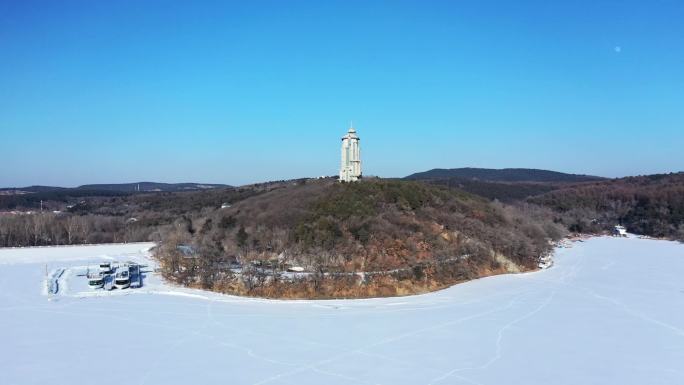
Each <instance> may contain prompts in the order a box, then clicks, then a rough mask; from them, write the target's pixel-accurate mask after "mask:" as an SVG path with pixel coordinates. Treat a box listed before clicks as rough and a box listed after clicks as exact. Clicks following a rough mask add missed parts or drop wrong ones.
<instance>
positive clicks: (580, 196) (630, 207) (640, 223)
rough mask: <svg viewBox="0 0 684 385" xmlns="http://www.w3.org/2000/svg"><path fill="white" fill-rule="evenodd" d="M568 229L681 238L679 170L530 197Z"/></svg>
mask: <svg viewBox="0 0 684 385" xmlns="http://www.w3.org/2000/svg"><path fill="white" fill-rule="evenodd" d="M528 203H534V204H538V205H542V206H546V207H547V208H550V209H553V210H554V211H556V212H558V213H559V214H560V215H559V219H561V221H562V223H564V224H565V225H566V226H567V227H568V228H569V229H570V230H571V231H576V232H596V231H601V230H605V229H608V228H610V227H612V226H614V225H615V224H618V223H620V224H623V225H624V226H626V227H627V230H628V231H629V232H632V233H636V234H644V235H650V236H655V237H667V238H671V239H679V240H684V172H679V173H672V174H658V175H646V176H635V177H627V178H620V179H612V180H609V181H601V182H595V183H583V184H577V185H570V186H566V187H562V188H559V189H556V190H554V191H551V192H548V193H545V194H542V195H538V196H535V197H531V198H529V199H528Z"/></svg>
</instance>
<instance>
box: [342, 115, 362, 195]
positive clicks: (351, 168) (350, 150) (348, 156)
mask: <svg viewBox="0 0 684 385" xmlns="http://www.w3.org/2000/svg"><path fill="white" fill-rule="evenodd" d="M359 140H360V139H359V136H358V135H356V130H355V129H354V127H353V126H351V127H349V131H347V135H345V136H343V137H342V164H341V166H340V182H355V181H357V180H359V179H360V178H361V146H360V144H359Z"/></svg>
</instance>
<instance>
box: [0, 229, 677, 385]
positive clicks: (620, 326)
mask: <svg viewBox="0 0 684 385" xmlns="http://www.w3.org/2000/svg"><path fill="white" fill-rule="evenodd" d="M149 246H150V245H144V244H143V245H141V244H137V245H112V246H93V247H91V248H90V249H85V248H83V249H80V248H74V247H71V248H69V247H58V248H39V249H7V250H0V341H1V342H2V343H1V344H0V346H1V347H2V348H1V349H0V384H79V383H86V382H88V383H98V384H121V383H127V384H186V383H188V382H191V383H197V384H227V383H231V384H545V385H546V384H573V385H575V384H620V385H623V384H639V385H641V384H681V383H684V369H682V362H684V279H683V278H682V277H684V245H680V244H677V243H673V242H665V241H653V240H643V239H637V238H628V239H618V238H594V239H591V240H589V241H587V242H583V243H575V244H574V247H572V248H569V249H559V250H558V251H557V255H556V257H555V263H554V266H553V267H552V268H550V269H547V270H543V271H540V272H536V273H528V274H518V275H506V276H497V277H491V278H486V279H481V280H477V281H473V282H469V283H465V284H461V285H457V286H454V287H452V288H450V289H447V290H443V291H440V292H436V293H431V294H427V295H421V296H413V297H403V298H384V299H369V300H350V301H343V300H336V301H269V300H257V299H247V298H237V297H229V296H221V295H216V294H211V293H203V292H199V291H193V290H188V289H181V288H175V287H171V286H169V285H166V284H164V283H162V282H161V281H159V280H158V279H157V278H156V277H155V276H154V274H152V273H150V277H149V286H147V289H146V291H145V290H142V289H141V290H140V291H135V290H130V291H128V292H125V291H121V292H120V293H119V294H125V293H130V294H135V295H105V296H98V297H84V296H79V295H78V293H79V291H65V292H64V294H63V295H60V294H58V295H55V296H51V299H52V300H50V301H48V296H46V295H44V294H43V293H42V288H43V285H44V279H45V264H46V263H47V264H48V270H49V271H54V270H56V269H59V268H65V269H66V271H67V272H68V271H69V270H70V269H71V270H73V271H76V269H77V267H78V266H83V265H87V264H90V263H96V262H99V261H100V260H103V259H110V260H135V261H146V260H147V257H146V251H145V250H146V249H147V248H149ZM65 274H66V273H64V274H62V276H64V275H65ZM72 279H76V278H72ZM155 280H156V281H155ZM66 282H69V281H68V280H67V281H66ZM144 288H145V287H144ZM160 294H173V295H160Z"/></svg>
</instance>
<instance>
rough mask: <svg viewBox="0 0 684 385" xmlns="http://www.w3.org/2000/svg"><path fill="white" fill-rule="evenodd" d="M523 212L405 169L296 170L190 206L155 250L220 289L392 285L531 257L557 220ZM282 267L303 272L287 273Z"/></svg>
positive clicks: (518, 263) (188, 279) (423, 282)
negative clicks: (264, 185) (305, 173)
mask: <svg viewBox="0 0 684 385" xmlns="http://www.w3.org/2000/svg"><path fill="white" fill-rule="evenodd" d="M527 214H530V213H527ZM527 214H525V213H523V212H521V211H519V210H517V209H515V208H513V207H510V206H508V207H505V206H503V205H500V204H495V203H491V202H489V201H487V200H485V199H483V198H481V197H478V196H475V195H472V194H469V193H466V192H463V191H457V190H454V189H448V188H445V187H441V186H434V185H428V184H423V183H419V182H413V181H399V180H381V179H375V180H364V181H362V182H358V183H350V184H346V183H338V182H335V181H333V180H329V179H324V180H301V181H299V182H296V183H291V184H288V185H284V186H282V187H280V188H277V189H273V190H271V191H267V192H263V193H260V194H257V195H253V196H250V197H248V198H246V199H243V200H240V201H237V202H236V203H234V204H233V205H232V206H231V207H230V208H227V209H223V210H220V211H214V212H211V213H209V214H208V215H200V216H197V217H193V218H188V219H187V220H185V221H184V222H183V223H182V224H181V225H180V226H175V227H174V228H172V229H170V231H168V232H166V233H165V234H164V238H163V241H162V243H163V247H161V248H160V249H159V250H158V251H157V256H158V257H159V258H160V260H161V262H162V272H163V273H164V275H165V276H166V277H167V278H169V279H171V280H173V281H175V282H178V283H181V284H185V285H190V286H197V287H201V288H205V289H212V290H217V291H221V292H226V293H233V294H243V295H254V296H267V297H294V298H313V297H316V298H332V297H368V296H378V295H380V296H386V295H402V294H410V293H417V292H424V291H430V290H435V289H437V288H442V287H445V286H448V285H451V284H453V283H456V282H460V281H464V280H469V279H473V278H477V277H481V276H485V275H491V274H497V273H502V272H510V271H523V270H529V269H534V268H536V267H537V265H538V264H539V262H540V258H541V257H543V256H544V255H546V254H547V253H549V252H550V251H551V244H550V241H552V240H556V239H559V238H560V237H561V236H562V235H563V234H564V232H563V229H562V228H561V227H560V226H557V225H555V224H554V223H553V222H552V221H551V220H550V219H546V218H545V217H544V214H543V213H541V212H537V213H536V214H535V215H527ZM533 218H534V219H533ZM179 244H187V245H191V250H193V252H192V253H191V254H192V257H190V258H188V255H186V254H187V252H185V253H184V252H183V250H179V249H178V248H177V246H176V245H179ZM185 250H187V249H185ZM235 266H240V268H239V269H240V270H239V274H236V272H235V270H234V268H235ZM292 267H298V268H300V269H301V270H303V271H304V272H305V273H303V274H300V275H295V277H293V276H292V275H291V274H290V275H288V274H287V273H285V270H287V269H288V268H292Z"/></svg>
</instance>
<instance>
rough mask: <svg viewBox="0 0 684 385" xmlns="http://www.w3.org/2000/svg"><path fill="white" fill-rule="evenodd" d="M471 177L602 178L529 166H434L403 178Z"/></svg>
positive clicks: (495, 179)
mask: <svg viewBox="0 0 684 385" xmlns="http://www.w3.org/2000/svg"><path fill="white" fill-rule="evenodd" d="M450 178H458V179H472V180H482V181H489V182H544V183H549V182H565V183H567V182H573V183H577V182H591V181H598V180H604V179H605V178H601V177H598V176H592V175H578V174H567V173H563V172H558V171H549V170H537V169H531V168H504V169H491V168H471V167H465V168H451V169H444V168H435V169H432V170H429V171H424V172H418V173H414V174H411V175H409V176H407V177H405V178H404V179H409V180H434V179H450Z"/></svg>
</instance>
